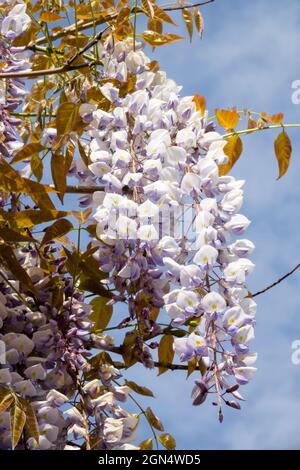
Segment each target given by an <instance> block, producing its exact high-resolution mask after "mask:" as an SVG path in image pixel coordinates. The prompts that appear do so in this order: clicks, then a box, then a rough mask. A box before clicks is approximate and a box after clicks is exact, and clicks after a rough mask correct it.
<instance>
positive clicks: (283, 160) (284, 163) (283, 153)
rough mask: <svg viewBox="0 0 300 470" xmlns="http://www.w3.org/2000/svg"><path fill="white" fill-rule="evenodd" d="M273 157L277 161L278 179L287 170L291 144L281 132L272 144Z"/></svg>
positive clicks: (285, 134) (287, 137)
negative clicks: (274, 156)
mask: <svg viewBox="0 0 300 470" xmlns="http://www.w3.org/2000/svg"><path fill="white" fill-rule="evenodd" d="M274 149H275V155H276V158H277V161H278V167H279V176H278V178H277V179H280V178H281V177H282V176H283V175H285V173H286V172H287V170H288V167H289V164H290V158H291V155H292V144H291V141H290V138H289V136H288V135H287V133H286V132H285V130H283V131H282V132H281V133H280V134H279V136H278V137H277V139H276V140H275V142H274Z"/></svg>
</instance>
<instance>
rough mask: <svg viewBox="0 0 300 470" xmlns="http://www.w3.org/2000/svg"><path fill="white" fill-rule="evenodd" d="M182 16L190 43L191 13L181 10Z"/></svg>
mask: <svg viewBox="0 0 300 470" xmlns="http://www.w3.org/2000/svg"><path fill="white" fill-rule="evenodd" d="M182 16H183V19H184V22H185V25H186V28H187V30H188V33H189V36H190V41H192V37H193V17H192V13H191V12H190V10H189V9H188V8H183V9H182Z"/></svg>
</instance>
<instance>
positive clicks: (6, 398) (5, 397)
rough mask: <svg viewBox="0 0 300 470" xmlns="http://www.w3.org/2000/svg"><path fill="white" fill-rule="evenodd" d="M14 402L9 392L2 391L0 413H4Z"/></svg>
mask: <svg viewBox="0 0 300 470" xmlns="http://www.w3.org/2000/svg"><path fill="white" fill-rule="evenodd" d="M13 402H14V396H13V395H12V393H11V392H10V390H2V393H1V395H0V413H3V411H6V410H7V409H8V408H9V407H10V406H11V404H12V403H13Z"/></svg>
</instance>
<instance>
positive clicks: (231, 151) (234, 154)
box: [219, 135, 243, 176]
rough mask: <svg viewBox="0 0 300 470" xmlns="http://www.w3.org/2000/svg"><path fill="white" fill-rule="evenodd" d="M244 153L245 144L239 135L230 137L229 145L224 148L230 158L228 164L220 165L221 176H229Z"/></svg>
mask: <svg viewBox="0 0 300 470" xmlns="http://www.w3.org/2000/svg"><path fill="white" fill-rule="evenodd" d="M242 151H243V142H242V141H241V139H240V137H239V136H238V135H233V136H232V137H229V139H228V141H227V144H226V145H225V147H224V153H225V154H226V155H227V157H228V162H227V163H224V165H219V173H220V176H224V175H227V173H228V172H229V171H230V170H231V168H232V167H233V166H234V164H235V163H236V162H237V161H238V159H239V158H240V156H241V153H242Z"/></svg>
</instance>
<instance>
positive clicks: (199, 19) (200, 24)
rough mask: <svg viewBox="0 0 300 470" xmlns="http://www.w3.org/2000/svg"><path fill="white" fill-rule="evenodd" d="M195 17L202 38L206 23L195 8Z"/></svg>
mask: <svg viewBox="0 0 300 470" xmlns="http://www.w3.org/2000/svg"><path fill="white" fill-rule="evenodd" d="M193 15H194V21H195V26H196V28H197V31H198V33H199V35H200V37H202V34H203V31H204V21H203V16H202V14H201V11H200V10H199V9H198V8H197V7H195V8H193Z"/></svg>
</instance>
